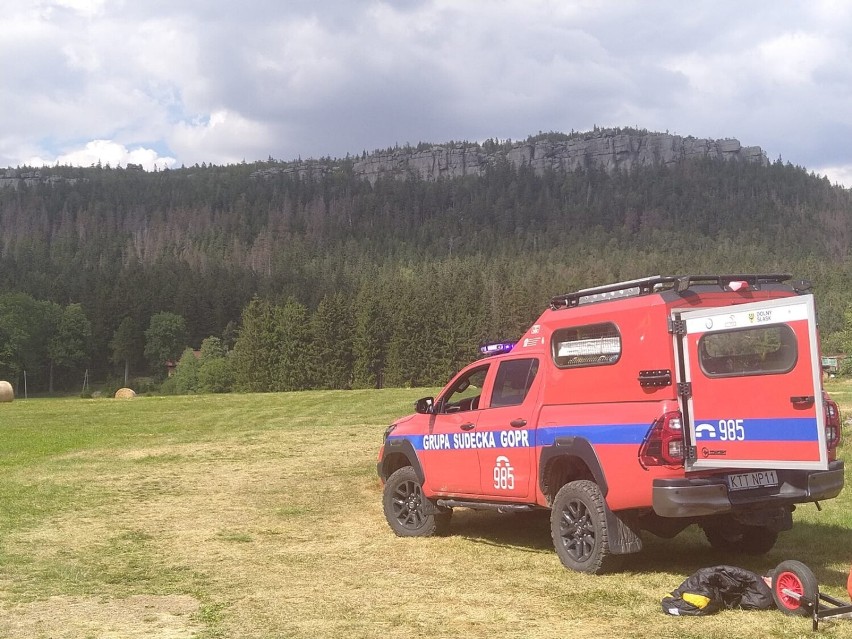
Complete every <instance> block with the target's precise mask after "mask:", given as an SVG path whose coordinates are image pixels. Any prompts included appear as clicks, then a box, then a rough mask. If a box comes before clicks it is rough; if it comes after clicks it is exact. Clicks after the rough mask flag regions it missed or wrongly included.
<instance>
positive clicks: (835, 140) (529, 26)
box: [0, 0, 852, 187]
mask: <svg viewBox="0 0 852 639" xmlns="http://www.w3.org/2000/svg"><path fill="white" fill-rule="evenodd" d="M0 12H2V13H0V15H1V16H2V18H0V59H2V65H0V105H2V107H0V113H2V118H0V166H2V167H6V166H12V167H14V166H20V165H25V164H26V165H36V166H41V165H45V164H46V165H53V164H56V163H57V162H58V163H60V164H73V165H84V166H88V165H90V164H92V163H94V162H97V161H99V160H100V161H101V162H102V163H104V164H106V163H109V164H110V165H111V166H118V165H122V166H123V165H125V164H127V163H128V162H133V163H139V164H143V165H144V166H145V167H146V168H148V169H151V168H153V167H154V166H155V165H156V166H159V167H179V166H181V165H187V166H189V165H192V164H195V163H201V162H207V163H214V164H227V163H235V162H241V161H243V160H245V161H247V162H251V161H254V160H265V159H267V158H268V157H270V156H271V157H273V158H275V159H278V160H294V159H297V158H300V157H301V158H303V159H304V158H309V157H321V156H331V157H343V156H345V155H346V154H347V153H350V154H356V153H357V154H360V153H361V151H364V150H366V151H368V152H369V151H372V150H375V149H378V148H386V147H389V146H393V145H394V144H405V143H410V144H417V143H418V142H421V141H422V142H435V143H439V142H446V141H449V140H468V141H482V140H485V139H488V138H495V139H500V140H505V139H507V138H509V139H513V140H523V139H525V138H526V137H527V136H528V135H530V134H536V133H538V132H540V131H564V132H570V131H571V130H572V129H573V130H576V131H584V130H588V129H591V128H592V127H593V126H595V125H598V126H634V127H639V128H646V129H649V130H651V131H670V132H672V133H677V134H680V135H693V136H696V137H702V138H704V137H706V138H716V139H718V138H726V137H733V138H737V139H739V140H740V141H741V142H742V143H743V144H744V145H748V146H761V147H763V149H764V150H765V151H766V153H767V155H768V156H769V158H770V159H771V160H775V159H777V158H778V157H781V158H782V159H783V160H784V161H789V162H792V163H793V164H797V165H800V166H804V167H806V168H808V169H809V170H812V171H815V172H818V173H821V174H824V175H828V176H829V178H830V179H831V180H832V181H836V182H840V183H843V184H845V185H846V186H850V187H852V143H850V142H852V64H850V60H852V2H846V1H845V0H807V1H805V0H802V1H800V2H794V1H790V2H779V1H778V0H765V1H764V0H748V1H743V0H736V1H733V0H713V1H709V0H708V1H704V0H696V1H695V2H683V1H682V0H672V1H667V0H660V1H650V0H645V1H638V0H636V1H632V0H598V1H593V0H550V1H548V0H384V1H374V0H228V1H225V0H26V1H25V0H0Z"/></svg>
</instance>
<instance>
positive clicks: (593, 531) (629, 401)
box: [378, 274, 844, 573]
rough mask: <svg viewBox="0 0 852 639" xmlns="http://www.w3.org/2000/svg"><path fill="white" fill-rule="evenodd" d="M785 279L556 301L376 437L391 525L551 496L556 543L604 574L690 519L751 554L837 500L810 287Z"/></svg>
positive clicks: (835, 421)
mask: <svg viewBox="0 0 852 639" xmlns="http://www.w3.org/2000/svg"><path fill="white" fill-rule="evenodd" d="M790 279H791V277H790V276H789V275H786V274H767V275H754V274H738V275H685V276H655V277H647V278H643V279H638V280H631V281H627V282H619V283H616V284H611V285H607V286H600V287H595V288H588V289H583V290H579V291H575V292H573V293H569V294H566V295H560V296H558V297H555V298H553V299H552V300H551V302H550V306H549V308H548V309H547V310H545V311H544V313H543V314H542V315H541V317H539V319H538V320H537V321H536V322H535V323H534V324H533V325H532V326H531V327H530V328H529V329H528V330H527V332H526V333H525V334H524V335H523V336H522V337H521V339H520V340H519V341H517V342H516V343H506V344H492V345H488V346H486V348H484V349H483V350H484V354H485V355H486V357H485V358H483V359H480V360H478V361H476V362H474V363H472V364H470V365H469V366H467V367H466V368H464V369H463V370H462V371H461V372H459V373H458V374H457V375H455V376H454V377H453V378H452V379H451V380H450V382H449V384H448V385H447V386H446V387H445V388H444V389H443V390H442V391H441V393H440V394H439V395H438V396H437V397H436V398H432V397H425V398H423V399H420V400H418V401H417V402H416V404H415V410H416V412H415V413H414V414H413V415H410V416H407V417H404V418H402V419H399V420H398V421H396V422H395V423H394V424H392V425H391V426H390V427H389V428H388V429H387V431H386V433H385V438H384V444H383V446H382V448H381V451H380V453H379V461H378V473H379V476H380V477H381V479H382V481H383V483H384V490H383V506H384V512H385V516H386V518H387V521H388V523H389V524H390V526H391V528H392V529H393V531H394V532H395V533H396V534H397V535H401V536H426V535H431V534H435V533H443V532H446V531H447V530H448V527H449V523H450V517H451V514H452V510H453V508H458V507H464V508H473V509H494V510H499V511H503V512H511V511H529V510H536V509H541V508H549V509H550V510H551V513H550V527H551V534H552V537H553V543H554V545H555V548H556V552H557V555H558V556H559V558H560V560H561V561H562V563H563V564H564V565H565V566H566V567H567V568H570V569H573V570H577V571H582V572H589V573H600V572H604V571H606V570H610V569H612V568H614V567H615V564H616V563H617V560H618V558H619V556H620V555H625V554H627V553H633V552H637V551H639V550H641V548H642V540H641V538H640V536H639V534H640V532H641V531H643V530H645V531H649V532H651V533H653V534H656V535H658V536H661V537H665V538H670V537H674V536H675V535H676V534H678V533H679V532H681V531H682V530H684V529H685V528H686V527H687V526H689V525H691V524H698V525H699V526H701V528H702V529H703V530H704V533H705V535H706V537H707V540H708V541H709V543H710V544H711V546H713V547H714V548H718V549H724V550H728V551H732V552H743V553H749V554H762V553H766V552H768V551H769V550H770V549H771V548H772V546H773V545H774V544H775V541H776V539H777V536H778V533H779V532H781V531H785V530H789V529H790V528H791V527H792V523H793V518H792V512H793V510H794V509H795V506H796V504H799V503H805V502H816V503H817V505H819V502H820V501H823V500H827V499H830V498H833V497H836V496H837V495H838V494H839V493H840V491H841V489H842V488H843V472H844V471H843V462H842V461H840V460H837V459H836V449H837V446H838V444H839V442H840V434H841V421H840V415H839V412H838V408H837V405H836V403H835V402H833V401H832V400H831V399H829V398H828V396H827V395H826V394H825V393H824V391H823V389H822V371H821V366H820V356H819V346H818V336H817V322H816V311H815V308H814V300H813V295H812V294H811V292H810V285H809V283H808V282H806V281H798V282H790Z"/></svg>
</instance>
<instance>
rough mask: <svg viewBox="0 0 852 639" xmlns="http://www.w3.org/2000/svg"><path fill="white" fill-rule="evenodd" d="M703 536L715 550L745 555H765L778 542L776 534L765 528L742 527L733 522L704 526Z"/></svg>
mask: <svg viewBox="0 0 852 639" xmlns="http://www.w3.org/2000/svg"><path fill="white" fill-rule="evenodd" d="M704 536H705V537H707V541H708V542H710V545H711V546H713V548H715V549H716V550H723V551H725V552H731V553H737V554H745V555H765V554H766V553H768V552H769V551H770V550H772V547H773V546H775V542H776V541H778V533H777V532H776V531H774V530H772V529H770V528H767V527H766V526H743V525H742V524H736V523H733V522H731V523H730V524H728V523H726V524H722V525H715V526H705V527H704Z"/></svg>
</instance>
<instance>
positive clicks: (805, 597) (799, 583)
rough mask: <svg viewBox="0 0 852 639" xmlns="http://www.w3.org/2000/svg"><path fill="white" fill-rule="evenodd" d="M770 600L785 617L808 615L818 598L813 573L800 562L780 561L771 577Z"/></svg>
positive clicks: (817, 589) (817, 588) (817, 586)
mask: <svg viewBox="0 0 852 639" xmlns="http://www.w3.org/2000/svg"><path fill="white" fill-rule="evenodd" d="M772 598H773V599H774V600H775V605H776V606H778V610H780V611H781V612H783V613H784V614H786V615H797V616H801V617H804V616H807V615H810V614H811V612H812V611H813V607H814V603H816V601H817V599H818V598H819V585H818V584H817V579H816V577H815V576H814V573H813V572H811V569H810V568H808V567H807V566H806V565H805V564H803V563H802V562H801V561H782V562H781V563H780V564H778V567H777V568H776V569H775V572H774V573H773V575H772Z"/></svg>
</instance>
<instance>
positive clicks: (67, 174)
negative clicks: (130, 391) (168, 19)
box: [0, 134, 852, 385]
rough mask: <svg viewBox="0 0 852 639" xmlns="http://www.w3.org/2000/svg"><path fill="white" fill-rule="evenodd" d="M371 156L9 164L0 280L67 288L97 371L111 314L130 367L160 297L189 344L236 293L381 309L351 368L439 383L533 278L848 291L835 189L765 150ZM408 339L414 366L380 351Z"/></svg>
mask: <svg viewBox="0 0 852 639" xmlns="http://www.w3.org/2000/svg"><path fill="white" fill-rule="evenodd" d="M587 135H588V134H587ZM590 137H591V138H594V135H591V136H590ZM548 139H549V140H550V142H554V140H553V139H552V136H551V138H548ZM566 139H570V136H568V137H566ZM560 140H561V138H558V139H556V140H555V142H560ZM538 142H541V140H540V139H534V140H531V143H532V144H533V145H535V144H536V143H538ZM485 147H487V145H485V146H482V147H480V151H482V149H483V148H485ZM412 152H413V153H416V152H418V151H417V149H414V150H412ZM761 157H762V156H761ZM367 158H368V156H367V155H366V154H364V155H362V156H360V157H358V158H347V159H342V160H329V159H327V160H324V161H322V162H319V163H316V164H315V165H311V164H309V163H285V162H277V161H273V160H270V161H268V162H263V163H253V164H240V165H233V166H206V165H203V166H194V167H190V168H181V169H179V170H166V171H159V172H144V171H142V170H140V169H139V168H138V167H127V168H110V167H92V168H85V169H84V168H71V167H56V168H50V169H47V168H44V169H38V170H34V169H17V170H9V171H7V172H6V177H7V180H6V184H7V185H8V186H6V187H4V188H0V231H2V237H0V294H8V293H26V294H27V295H29V296H31V297H32V298H34V299H36V300H46V301H51V302H55V303H57V304H59V305H62V306H66V305H69V304H72V303H77V302H79V303H81V305H82V308H83V310H84V311H85V314H86V316H87V317H88V318H89V320H90V321H91V324H92V339H91V342H90V343H89V346H88V347H87V348H88V355H87V362H86V363H87V366H89V367H90V368H92V369H93V370H94V371H95V372H96V373H97V374H106V373H107V372H109V371H110V370H112V369H111V364H110V341H111V340H112V338H113V337H114V334H115V332H116V330H117V328H118V326H119V325H120V323H121V322H122V320H123V319H125V318H127V317H130V318H131V319H132V320H133V325H134V326H136V327H137V330H138V332H139V338H138V349H137V351H138V352H137V354H136V356H135V357H134V362H133V366H134V367H135V368H136V369H137V370H138V369H139V368H141V367H142V366H143V358H142V348H143V338H142V336H141V334H142V331H143V330H144V329H145V327H147V326H148V323H149V321H150V318H151V316H152V315H153V314H154V313H156V312H158V311H164V310H165V311H170V312H173V313H176V314H178V315H180V316H182V317H183V318H185V320H186V323H187V327H188V330H189V342H190V344H189V345H191V346H193V347H195V348H197V347H198V345H199V344H200V342H201V340H202V339H204V338H205V337H207V336H211V335H216V336H222V335H223V334H224V335H225V336H226V341H227V339H228V338H232V337H233V335H235V334H236V332H235V331H236V329H237V328H238V327H239V323H240V319H241V314H242V313H243V311H244V309H245V308H246V307H247V305H248V303H249V302H250V300H251V299H252V297H254V296H258V297H259V298H260V299H261V300H269V301H270V302H271V303H273V304H284V302H285V301H287V300H291V301H292V302H293V303H295V304H297V305H298V306H299V307H300V308H303V309H304V311H305V313H307V315H306V317H310V316H311V314H313V313H315V312H316V311H317V310H318V309H319V308H327V307H328V306H329V305H332V306H334V307H336V308H338V309H340V310H341V311H342V312H344V314H345V318H344V319H341V320H340V321H341V322H342V323H343V324H345V325H347V326H351V327H352V329H351V330H352V332H353V333H354V332H357V330H358V329H357V327H358V326H359V322H360V323H361V324H364V323H367V324H369V323H370V322H374V323H378V324H380V325H381V329H382V331H381V332H380V334H378V335H376V336H375V339H376V345H375V346H374V347H370V348H372V351H374V352H373V354H374V355H375V361H374V362H373V363H372V364H371V366H373V367H374V371H373V376H372V377H369V376H368V378H366V379H367V382H366V383H367V384H370V383H373V382H372V381H370V380H373V381H374V380H375V375H376V373H378V375H379V380H382V379H384V380H385V382H388V381H392V382H394V383H403V384H404V383H410V384H420V383H429V384H431V383H438V382H440V381H442V379H443V377H444V376H445V375H446V374H448V372H450V371H451V370H452V369H453V368H454V367H456V366H458V365H459V364H460V363H462V362H464V361H465V360H466V359H468V358H469V357H470V356H471V350H472V347H473V345H475V343H476V342H477V341H478V340H480V339H484V338H497V337H512V336H517V335H518V334H519V333H520V331H521V330H522V329H523V328H525V326H526V325H527V324H528V323H529V321H530V320H532V319H534V317H535V316H536V315H537V313H538V312H539V311H540V310H541V309H542V308H543V307H544V306H545V304H546V303H547V300H548V299H549V298H550V296H552V295H554V294H558V293H563V292H567V291H569V290H571V289H574V288H577V287H583V286H591V285H595V284H601V283H606V282H609V281H615V280H620V279H630V278H634V277H639V276H643V275H651V274H658V273H664V274H676V273H686V272H693V273H694V272H701V273H713V272H740V271H772V272H791V273H793V274H794V275H796V276H797V277H805V278H809V279H812V280H813V281H814V284H815V286H816V291H817V296H818V303H819V304H820V309H821V319H822V324H823V332H824V334H827V333H832V332H836V331H839V330H840V329H841V328H842V322H843V313H844V311H845V309H846V308H847V306H848V305H850V304H852V292H850V291H847V286H846V282H847V281H848V280H847V277H848V276H849V274H850V270H852V269H850V259H849V255H850V248H852V192H850V191H849V190H847V189H841V188H838V187H834V186H832V185H831V184H830V183H829V182H828V180H826V179H824V178H822V179H821V178H817V177H815V176H813V175H810V174H808V172H807V171H806V170H804V169H802V168H798V167H794V166H791V165H789V164H784V163H782V162H781V161H776V162H774V163H769V162H766V161H765V158H763V161H740V160H737V161H732V160H730V159H724V157H713V156H712V155H708V154H699V155H692V156H690V157H684V158H683V159H678V160H677V161H668V162H662V161H658V162H654V161H651V162H647V163H633V164H632V165H631V166H630V168H629V170H625V169H624V168H623V167H615V168H614V169H613V168H612V167H606V166H603V165H594V164H591V165H589V166H588V167H585V168H584V167H580V166H573V168H567V167H565V168H562V169H559V167H557V168H554V167H553V165H548V166H542V165H540V164H539V165H533V164H532V163H530V162H526V163H524V162H512V161H510V160H509V159H507V157H506V156H505V155H504V156H502V157H497V158H496V159H494V160H490V161H489V162H486V163H483V165H482V166H481V167H480V169H479V170H478V171H477V174H475V175H474V174H470V175H463V176H460V177H440V178H439V179H424V178H422V177H417V176H415V175H412V174H410V173H407V174H403V175H400V174H399V173H394V174H388V175H385V174H379V173H375V172H373V174H372V175H371V177H369V179H365V177H364V175H363V162H364V161H365V160H366V159H367ZM752 159H753V158H752ZM358 163H362V168H361V169H358V170H356V165H357V164H358ZM312 167H313V168H312ZM370 313H373V315H370ZM371 318H372V319H371ZM0 331H2V327H0ZM418 334H419V335H424V336H425V337H424V338H422V339H420V341H419V342H416V343H414V342H411V341H410V340H413V339H415V335H418ZM362 337H363V336H362ZM0 338H2V335H1V334H0ZM341 339H342V338H341ZM347 339H348V338H347ZM406 340H409V341H406ZM368 350H369V349H368ZM0 351H2V344H0ZM427 353H431V354H427ZM418 354H421V355H422V357H423V358H426V359H429V360H430V361H431V363H430V364H428V365H419V366H416V367H415V369H413V370H409V369H408V368H406V365H404V364H403V362H401V361H396V360H394V358H397V360H404V359H411V360H412V361H414V362H417V361H418V360H417V357H418ZM10 357H12V356H11V355H8V354H7V356H6V360H7V362H6V365H7V368H8V366H9V363H8V361H9V359H10ZM349 357H350V358H352V359H353V360H354V359H357V355H355V354H351V355H349ZM351 365H353V364H352V363H351V362H350V367H351ZM2 366H3V360H2V352H0V367H2ZM33 366H34V365H33V364H31V368H32V367H33ZM0 372H2V371H0ZM1 376H2V375H0V377H1ZM344 385H345V384H344Z"/></svg>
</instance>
